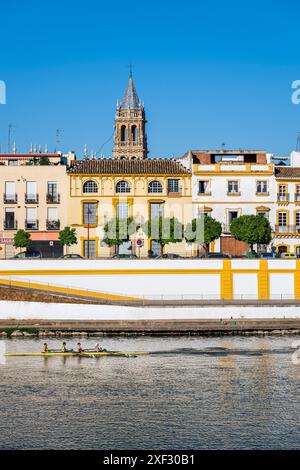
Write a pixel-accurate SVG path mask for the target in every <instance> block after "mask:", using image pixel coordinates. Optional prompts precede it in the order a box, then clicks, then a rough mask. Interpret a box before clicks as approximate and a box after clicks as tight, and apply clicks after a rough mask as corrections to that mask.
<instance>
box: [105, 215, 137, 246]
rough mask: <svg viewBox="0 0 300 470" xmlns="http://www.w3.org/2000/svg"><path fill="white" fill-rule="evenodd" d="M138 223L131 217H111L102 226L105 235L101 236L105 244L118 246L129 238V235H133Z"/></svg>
mask: <svg viewBox="0 0 300 470" xmlns="http://www.w3.org/2000/svg"><path fill="white" fill-rule="evenodd" d="M138 228H139V224H138V223H137V222H135V220H134V219H133V218H132V217H128V218H121V219H120V218H118V217H116V218H113V219H111V220H109V221H108V222H107V223H106V224H105V226H104V232H105V236H104V238H103V241H104V243H105V244H106V245H107V246H120V245H122V243H124V242H126V241H128V240H129V237H130V236H131V235H133V234H134V233H135V232H136V231H137V229H138Z"/></svg>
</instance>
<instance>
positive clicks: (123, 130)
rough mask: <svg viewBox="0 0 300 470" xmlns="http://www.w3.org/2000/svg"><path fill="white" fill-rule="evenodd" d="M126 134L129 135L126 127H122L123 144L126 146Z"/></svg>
mask: <svg viewBox="0 0 300 470" xmlns="http://www.w3.org/2000/svg"><path fill="white" fill-rule="evenodd" d="M126 133H127V129H126V126H121V142H122V143H124V144H125V143H126Z"/></svg>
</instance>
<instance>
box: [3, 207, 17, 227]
mask: <svg viewBox="0 0 300 470" xmlns="http://www.w3.org/2000/svg"><path fill="white" fill-rule="evenodd" d="M4 226H5V228H6V229H11V230H14V229H15V228H16V227H15V211H14V209H5V221H4Z"/></svg>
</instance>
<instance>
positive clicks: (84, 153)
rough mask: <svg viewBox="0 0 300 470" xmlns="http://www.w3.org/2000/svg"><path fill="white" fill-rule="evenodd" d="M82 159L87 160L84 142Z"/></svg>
mask: <svg viewBox="0 0 300 470" xmlns="http://www.w3.org/2000/svg"><path fill="white" fill-rule="evenodd" d="M83 159H84V160H87V159H88V153H87V145H86V144H84V149H83Z"/></svg>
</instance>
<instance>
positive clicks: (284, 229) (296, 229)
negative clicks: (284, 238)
mask: <svg viewBox="0 0 300 470" xmlns="http://www.w3.org/2000/svg"><path fill="white" fill-rule="evenodd" d="M275 232H276V233H293V234H300V225H275Z"/></svg>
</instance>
